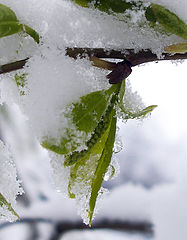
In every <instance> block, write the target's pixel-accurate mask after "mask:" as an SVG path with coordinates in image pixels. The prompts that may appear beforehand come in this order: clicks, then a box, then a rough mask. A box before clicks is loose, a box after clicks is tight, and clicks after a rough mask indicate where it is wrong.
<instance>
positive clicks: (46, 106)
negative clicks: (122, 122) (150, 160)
mask: <svg viewBox="0 0 187 240" xmlns="http://www.w3.org/2000/svg"><path fill="white" fill-rule="evenodd" d="M145 2H147V1H145ZM151 2H155V3H157V4H159V3H160V4H162V5H163V6H165V7H167V8H168V9H169V10H171V11H173V12H175V13H176V14H178V16H179V17H181V18H182V19H183V20H184V21H185V22H186V23H187V18H186V12H187V2H186V1H185V0H180V1H170V0H167V1H163V0H159V1H155V0H151ZM0 3H2V4H5V5H7V6H9V7H11V9H12V10H13V11H15V13H16V15H17V17H18V19H19V20H20V22H21V23H24V24H28V25H29V26H31V27H32V28H34V29H35V30H36V31H38V33H39V34H40V35H41V36H42V40H41V44H40V45H38V46H37V44H36V43H34V41H33V39H31V38H30V37H28V36H27V37H25V38H24V37H23V35H22V34H19V35H14V36H9V37H7V38H2V39H0V63H1V64H4V63H8V62H11V61H15V60H18V59H22V58H25V57H30V60H29V61H28V62H27V65H26V66H25V68H24V70H22V71H20V72H21V73H22V72H26V73H28V75H27V83H26V85H25V87H24V92H25V95H23V96H20V93H19V91H18V89H17V87H16V84H15V82H14V80H13V77H14V73H11V74H6V75H4V76H1V77H0V80H1V83H0V84H1V85H0V89H1V99H0V102H1V103H3V102H6V104H7V105H9V107H12V106H13V105H14V104H17V105H18V106H19V107H20V109H21V111H22V112H23V113H24V114H25V118H26V119H27V121H28V122H29V123H28V125H29V126H30V127H31V131H32V134H33V135H34V136H33V138H35V137H36V138H37V139H39V141H42V139H43V137H46V136H49V137H53V138H55V139H57V142H58V140H59V139H60V137H61V136H62V135H63V133H64V129H65V128H66V127H69V125H68V124H69V122H68V121H67V119H66V118H65V117H64V112H65V111H66V108H67V106H68V105H69V104H71V103H72V102H77V101H79V99H80V97H81V96H83V95H85V94H88V93H90V92H93V91H96V90H100V89H106V88H108V87H109V85H108V83H107V80H106V77H105V76H106V74H107V72H106V71H104V70H100V69H96V68H94V67H92V66H91V63H90V62H89V60H88V59H78V60H74V59H71V58H70V57H68V56H66V55H65V53H66V51H65V48H66V47H90V48H93V47H103V48H106V49H128V48H134V49H135V51H139V50H141V49H148V48H149V49H151V50H152V51H153V52H155V53H156V54H157V55H158V56H161V53H162V51H163V49H164V47H165V46H167V45H170V44H173V43H178V42H181V41H182V40H181V38H179V37H177V36H174V35H171V36H168V35H162V34H161V33H155V32H154V31H153V29H150V28H149V27H148V26H147V25H146V26H145V27H142V28H141V29H139V27H138V26H137V24H136V21H137V20H138V21H139V20H140V19H141V12H139V14H140V15H139V16H138V17H137V16H134V18H133V19H132V23H131V25H130V26H129V24H127V23H126V22H123V21H119V19H118V18H117V17H116V16H109V15H107V14H105V13H101V12H99V11H98V10H93V9H86V8H81V7H79V6H77V5H75V4H74V3H72V2H71V1H66V0H53V1H50V0H40V1H37V0H32V1H31V0H19V1H12V0H1V1H0ZM167 71H168V70H167ZM154 74H155V73H154ZM141 78H143V76H141ZM139 81H140V82H141V79H140V80H139ZM163 81H164V79H163ZM177 81H178V80H177ZM140 84H141V83H140ZM166 87H168V90H169V88H170V84H169V83H168V86H166ZM160 88H162V85H161V86H160ZM130 92H131V91H130V86H128V88H127V95H128V99H129V98H131V97H132V94H130ZM157 95H159V93H157ZM174 96H175V95H174ZM176 96H177V94H176ZM176 96H175V97H176ZM151 99H152V100H153V95H152V96H151ZM137 102H138V104H140V99H139V97H137V95H136V94H135V100H134V98H133V100H132V101H131V99H130V102H129V103H128V105H129V106H130V107H131V108H132V107H133V108H135V109H139V108H140V106H142V104H140V106H139V105H138V106H137V104H134V103H137ZM151 104H157V102H155V103H151ZM128 105H127V106H128ZM182 110H183V109H180V111H182ZM175 111H177V114H176V113H175ZM175 111H174V113H173V118H175V119H176V121H177V120H178V119H179V116H180V112H178V106H177V105H176V106H175ZM176 115H177V117H176ZM167 125H169V123H168V122H167ZM178 125H179V127H180V120H179V124H178ZM14 128H15V127H14ZM171 128H172V127H171ZM171 128H170V130H171ZM11 130H12V128H10V129H9V131H10V132H9V134H10V133H11ZM11 134H12V133H11ZM11 134H10V135H11ZM16 135H18V134H16V132H15V135H14V134H12V135H11V136H12V138H13V137H15V136H16ZM18 139H22V138H21V137H20V138H18ZM6 140H7V142H9V143H11V144H12V145H13V153H14V154H15V155H16V156H17V158H18V156H21V154H20V153H21V148H20V149H19V147H20V146H19V144H18V143H17V145H16V143H15V141H14V142H13V141H11V140H10V138H8V137H7V138H6ZM22 140H23V139H22ZM18 142H19V141H18ZM23 142H24V140H23ZM35 143H36V142H35ZM16 146H17V147H18V146H19V147H18V149H19V150H15V148H16ZM0 150H1V159H0V161H1V166H4V168H3V167H2V168H1V183H0V192H1V193H2V194H3V195H4V196H5V197H6V198H7V199H8V200H9V201H10V202H11V203H12V205H13V206H15V197H16V195H17V194H18V193H19V192H20V193H21V192H22V190H21V189H20V188H19V182H18V181H17V180H16V171H15V167H14V165H13V163H12V159H11V157H10V154H9V152H8V149H7V148H6V147H5V146H4V145H3V143H1V145H0ZM52 155H53V154H51V156H52ZM158 155H159V154H158ZM161 155H162V154H161ZM184 155H185V154H184ZM23 156H24V155H22V157H23ZM159 156H160V155H159ZM163 156H165V155H164V154H163ZM185 157H186V155H185V156H184V158H185ZM33 159H34V157H33V156H31V157H30V158H29V160H30V161H28V162H27V164H28V165H27V167H28V166H31V167H32V163H31V162H32V160H33ZM17 161H18V160H17ZM46 161H48V163H49V159H48V160H46ZM62 161H63V158H61V157H59V156H58V157H54V160H52V161H51V165H52V167H53V169H54V173H53V174H54V182H55V184H56V187H57V189H58V190H59V191H65V190H64V189H65V188H67V182H65V179H67V178H68V177H67V176H68V174H69V172H68V169H67V170H65V171H64V169H62V168H63V167H62ZM176 162H177V161H176ZM48 163H47V164H48ZM35 164H36V163H35ZM162 164H163V165H164V163H162ZM18 165H19V166H20V165H21V162H19V161H18ZM25 165H26V164H25ZM36 165H37V164H36ZM163 165H161V166H163ZM166 167H167V166H166V165H164V168H166ZM5 169H6V170H5ZM28 169H29V167H28ZM173 169H177V170H176V172H177V173H176V175H174V177H173V181H176V182H175V183H173V184H172V183H170V184H168V185H164V186H162V187H160V186H157V187H155V188H154V189H152V190H150V191H148V190H145V189H144V188H143V187H141V186H134V185H132V184H129V185H126V186H122V187H121V188H118V189H117V190H114V192H113V193H112V194H111V195H109V196H108V198H107V199H108V200H107V201H108V202H107V201H106V202H105V205H104V207H103V210H101V211H100V214H101V216H102V217H103V216H104V217H107V218H110V217H111V218H113V219H117V218H118V219H122V220H123V219H139V220H145V219H146V220H150V219H151V220H153V222H154V223H155V230H156V238H158V239H156V240H165V239H170V240H175V239H177V238H178V236H179V234H180V240H186V237H187V235H186V234H187V232H186V229H185V223H186V220H187V215H186V211H187V205H186V203H185V201H184V199H186V191H185V189H186V180H187V179H186V172H185V169H186V163H185V161H180V162H179V163H178V162H177V163H175V164H174V165H172V167H170V168H169V170H166V172H167V173H166V175H167V174H168V176H169V175H170V171H171V172H172V174H173V173H174V171H173ZM38 171H39V170H38ZM25 175H26V174H25ZM143 175H144V170H142V172H141V173H140V172H139V177H140V178H141V176H143ZM31 178H32V177H31ZM28 179H29V177H28ZM33 185H34V184H33ZM41 185H42V184H41ZM31 189H32V190H33V189H34V187H31ZM38 189H39V187H38ZM33 192H34V190H33ZM50 193H51V192H50ZM137 199H138V201H137ZM114 201H115V205H114V207H113V210H115V214H116V216H115V214H114V215H113V213H112V216H111V211H110V208H111V205H113V202H114ZM122 201H123V202H125V204H124V205H123V208H120V209H119V210H118V208H117V207H119V205H120V204H122ZM59 202H60V201H59ZM58 204H59V205H60V203H58ZM144 204H146V209H144V207H143V205H144ZM54 205H55V204H54ZM64 206H66V205H65V204H64ZM166 206H167V207H166ZM40 207H41V205H40V204H38V203H37V204H36V205H35V206H34V207H33V208H32V207H31V208H30V209H31V210H33V213H32V214H36V212H37V210H38V209H39V208H40ZM46 208H47V205H45V204H44V205H43V210H46ZM34 209H35V211H34ZM51 209H52V208H51ZM51 209H50V210H49V215H52V214H53V210H51ZM72 209H74V208H72ZM56 210H59V209H56ZM122 210H123V211H122ZM67 215H68V213H67V212H65V217H66V218H67ZM55 217H56V216H55ZM72 218H74V219H77V218H76V217H74V213H73V214H72V215H71V214H69V219H72Z"/></svg>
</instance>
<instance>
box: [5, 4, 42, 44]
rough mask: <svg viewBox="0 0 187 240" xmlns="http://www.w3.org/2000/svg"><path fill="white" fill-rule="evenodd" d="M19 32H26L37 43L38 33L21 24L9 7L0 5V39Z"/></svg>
mask: <svg viewBox="0 0 187 240" xmlns="http://www.w3.org/2000/svg"><path fill="white" fill-rule="evenodd" d="M19 32H26V33H27V34H28V35H30V36H31V37H32V38H33V39H34V40H35V41H36V42H37V43H39V35H38V33H37V32H36V31H35V30H33V29H32V28H30V27H29V26H27V25H23V24H21V23H20V22H19V20H18V19H17V17H16V14H15V13H14V12H13V11H12V10H11V9H10V8H9V7H7V6H5V5H3V4H0V38H2V37H6V36H9V35H13V34H15V33H19Z"/></svg>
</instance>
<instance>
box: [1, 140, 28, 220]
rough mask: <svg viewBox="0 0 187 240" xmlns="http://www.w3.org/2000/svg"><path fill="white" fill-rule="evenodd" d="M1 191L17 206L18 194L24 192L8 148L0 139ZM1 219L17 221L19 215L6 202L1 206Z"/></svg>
mask: <svg viewBox="0 0 187 240" xmlns="http://www.w3.org/2000/svg"><path fill="white" fill-rule="evenodd" d="M0 164H1V169H0V176H1V180H0V193H1V194H2V195H3V197H4V198H5V199H6V201H7V202H8V203H10V204H11V206H12V208H13V209H15V206H16V196H17V195H18V194H22V193H23V189H22V188H21V187H20V182H19V181H18V180H17V173H16V169H15V165H14V163H13V161H12V157H11V155H10V152H9V150H8V148H7V147H6V146H5V145H4V143H3V142H2V141H0ZM0 220H8V221H15V220H17V217H16V216H15V215H13V214H12V212H10V210H9V209H8V208H7V206H5V205H4V204H3V205H2V206H1V207H0Z"/></svg>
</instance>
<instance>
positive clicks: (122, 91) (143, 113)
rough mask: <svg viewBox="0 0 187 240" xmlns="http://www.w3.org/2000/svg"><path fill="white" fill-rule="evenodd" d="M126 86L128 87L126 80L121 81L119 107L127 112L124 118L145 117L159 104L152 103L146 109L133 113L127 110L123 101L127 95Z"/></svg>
mask: <svg viewBox="0 0 187 240" xmlns="http://www.w3.org/2000/svg"><path fill="white" fill-rule="evenodd" d="M125 87H126V81H125V80H123V81H122V83H121V88H120V92H119V103H118V105H119V107H120V109H121V111H122V112H123V113H124V114H125V116H124V117H123V118H124V119H126V120H127V119H135V118H144V117H145V116H146V115H147V114H149V113H151V112H152V111H153V110H154V109H155V108H156V107H157V105H151V106H149V107H146V108H145V109H143V110H141V111H138V112H135V113H132V112H130V111H127V110H126V109H125V107H124V103H123V98H124V95H125Z"/></svg>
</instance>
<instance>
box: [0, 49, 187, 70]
mask: <svg viewBox="0 0 187 240" xmlns="http://www.w3.org/2000/svg"><path fill="white" fill-rule="evenodd" d="M66 55H67V56H69V57H72V58H74V59H77V58H78V57H80V58H83V57H90V60H91V61H92V62H93V65H94V66H97V67H101V68H105V69H108V70H112V69H114V68H115V63H112V62H107V61H103V60H100V58H107V59H123V60H127V61H129V62H130V63H131V66H132V67H134V66H137V65H140V64H142V63H147V62H153V61H163V60H183V59H187V53H184V54H180V53H177V54H173V55H171V54H169V53H163V55H162V58H161V59H160V58H158V57H157V55H156V54H154V53H152V52H151V50H149V49H147V50H141V51H139V52H137V53H135V52H134V50H133V49H126V50H123V49H121V50H105V49H103V48H67V49H66ZM98 58H99V59H98ZM28 59H29V58H26V59H23V60H19V61H15V62H12V63H8V64H5V65H1V66H0V74H4V73H8V72H12V71H15V70H18V69H22V68H23V67H24V66H25V64H26V62H27V60H28Z"/></svg>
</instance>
